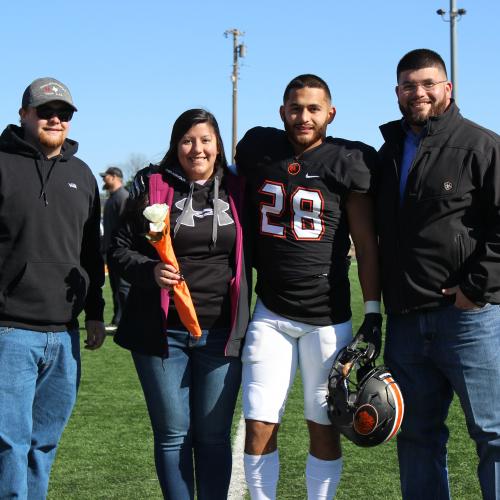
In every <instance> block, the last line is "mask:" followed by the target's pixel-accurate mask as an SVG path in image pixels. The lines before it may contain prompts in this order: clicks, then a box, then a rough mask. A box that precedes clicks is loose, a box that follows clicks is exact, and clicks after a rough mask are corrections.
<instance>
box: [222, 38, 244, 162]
mask: <svg viewBox="0 0 500 500" xmlns="http://www.w3.org/2000/svg"><path fill="white" fill-rule="evenodd" d="M244 34H245V33H244V32H243V31H239V30H237V29H232V30H226V31H225V32H224V36H225V37H226V38H227V37H228V36H229V35H233V72H232V74H231V81H232V82H233V140H232V147H231V161H234V155H235V154H236V142H237V141H238V70H239V68H238V59H239V58H240V57H245V55H246V47H245V45H243V44H242V43H241V44H239V43H238V37H240V36H243V35H244Z"/></svg>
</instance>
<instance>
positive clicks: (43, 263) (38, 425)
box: [0, 78, 105, 498]
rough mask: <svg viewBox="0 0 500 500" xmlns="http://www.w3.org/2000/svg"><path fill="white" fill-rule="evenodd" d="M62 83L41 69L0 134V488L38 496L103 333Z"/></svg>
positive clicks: (100, 276)
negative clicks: (82, 338) (82, 332)
mask: <svg viewBox="0 0 500 500" xmlns="http://www.w3.org/2000/svg"><path fill="white" fill-rule="evenodd" d="M75 111H76V107H75V105H74V104H73V99H72V97H71V94H70V92H69V90H68V88H67V87H66V86H65V85H64V84H62V83H61V82H59V81H58V80H56V79H55V78H39V79H37V80H35V81H34V82H33V83H31V84H30V85H29V86H28V87H27V88H26V90H25V91H24V94H23V97H22V107H21V109H20V110H19V115H20V117H21V126H20V127H18V126H16V125H9V126H8V127H7V128H6V129H5V130H4V132H3V133H2V135H1V137H0V498H45V497H46V494H47V488H48V480H49V474H50V468H51V465H52V462H53V460H54V457H55V452H56V449H57V445H58V442H59V439H60V437H61V434H62V432H63V429H64V427H65V425H66V423H67V421H68V419H69V417H70V414H71V411H72V409H73V406H74V403H75V400H76V392H77V388H78V383H79V379H80V343H79V327H78V319H77V318H78V315H79V314H80V312H81V311H82V310H83V309H84V310H85V315H86V321H85V326H86V329H87V339H86V347H87V348H88V349H97V348H98V347H100V346H101V344H102V342H103V340H104V338H105V331H104V323H103V321H102V320H103V309H104V301H103V298H102V291H101V287H102V285H103V283H104V266H103V262H102V257H101V254H100V248H99V243H100V242H99V221H100V203H99V190H98V187H97V182H96V180H95V178H94V176H93V174H92V172H91V170H90V169H89V167H88V166H87V165H86V164H85V163H83V162H82V161H81V160H79V159H78V158H76V157H75V156H74V154H75V153H76V151H77V149H78V143H76V142H75V141H72V140H71V139H67V138H66V137H67V134H68V130H69V126H70V121H71V118H72V117H73V113H74V112H75Z"/></svg>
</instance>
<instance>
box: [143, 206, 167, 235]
mask: <svg viewBox="0 0 500 500" xmlns="http://www.w3.org/2000/svg"><path fill="white" fill-rule="evenodd" d="M142 213H143V215H144V217H146V219H147V220H149V221H150V224H149V230H150V231H151V232H153V233H161V232H162V231H163V228H164V227H165V217H166V216H167V214H168V205H167V204H166V203H155V204H154V205H150V206H149V207H146V208H145V209H144V211H143V212H142Z"/></svg>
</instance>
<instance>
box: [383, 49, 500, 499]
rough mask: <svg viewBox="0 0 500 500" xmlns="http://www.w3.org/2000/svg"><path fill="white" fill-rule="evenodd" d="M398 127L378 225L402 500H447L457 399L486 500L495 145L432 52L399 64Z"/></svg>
mask: <svg viewBox="0 0 500 500" xmlns="http://www.w3.org/2000/svg"><path fill="white" fill-rule="evenodd" d="M397 82H398V83H397V86H396V95H397V98H398V103H399V108H400V110H401V112H402V114H403V118H402V119H401V120H397V121H393V122H390V123H387V124H385V125H383V126H382V127H381V131H382V134H383V136H384V139H385V143H384V145H383V146H382V148H381V150H380V158H381V172H380V176H379V179H378V184H377V187H378V189H377V229H378V234H379V242H380V254H381V262H382V288H383V296H384V303H385V308H386V312H387V315H388V316H387V334H386V344H385V361H386V363H387V365H388V367H389V369H390V370H391V372H392V373H393V375H394V377H395V378H396V379H397V381H398V383H399V385H400V387H401V390H402V392H403V397H404V400H405V416H404V420H403V424H402V430H401V432H400V433H399V435H398V457H399V467H400V475H401V478H400V479H401V489H402V495H403V498H404V499H405V500H409V499H410V500H411V499H419V498H439V499H443V500H444V499H449V498H450V492H449V484H448V469H447V454H446V443H447V441H448V434H449V432H448V429H447V427H446V425H445V420H446V417H447V414H448V409H449V406H450V403H451V400H452V398H453V394H454V393H456V394H457V395H458V397H459V399H460V403H461V405H462V409H463V411H464V413H465V419H466V422H467V428H468V430H469V433H470V436H471V438H472V439H473V440H474V441H475V443H476V449H477V453H478V456H479V466H478V476H479V482H480V486H481V490H482V494H483V497H484V498H485V499H499V498H500V306H499V303H500V141H499V139H500V138H499V136H498V135H497V134H495V133H494V132H492V131H491V130H487V129H485V128H483V127H480V126H479V125H477V124H475V123H473V122H471V121H469V120H467V119H465V118H463V117H462V115H461V114H460V112H459V110H458V107H457V105H456V103H455V102H454V100H453V98H452V97H451V90H452V83H451V82H450V81H449V80H448V78H447V75H446V67H445V64H444V62H443V59H442V58H441V56H440V55H439V54H437V53H436V52H434V51H432V50H428V49H417V50H413V51H411V52H409V53H408V54H406V55H405V56H404V57H403V58H402V59H401V61H400V62H399V64H398V67H397Z"/></svg>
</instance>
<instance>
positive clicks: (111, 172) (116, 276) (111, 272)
mask: <svg viewBox="0 0 500 500" xmlns="http://www.w3.org/2000/svg"><path fill="white" fill-rule="evenodd" d="M99 175H100V176H101V177H102V180H103V183H104V184H103V186H102V189H104V190H105V191H107V192H108V193H109V198H108V199H107V200H106V204H105V205H104V213H103V217H102V222H103V231H104V235H103V240H102V251H103V254H104V256H105V258H106V263H107V265H108V278H109V284H110V285H111V293H112V295H113V318H112V320H111V323H110V324H109V325H107V326H106V331H109V332H114V331H115V330H116V327H117V325H118V324H119V323H120V319H121V317H122V312H123V308H124V307H125V302H126V301H127V296H128V291H129V289H130V285H129V283H127V281H125V280H124V279H123V278H122V277H121V276H120V273H119V272H118V270H117V269H115V268H114V266H113V262H112V260H110V259H108V258H107V253H108V250H109V246H110V244H111V237H112V235H113V232H114V231H116V229H117V228H118V226H119V224H120V218H121V216H122V214H123V211H124V210H125V204H126V202H127V199H128V191H127V190H126V189H125V186H124V185H123V172H122V170H121V169H120V168H118V167H109V168H107V169H106V172H102V173H100V174H99Z"/></svg>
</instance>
